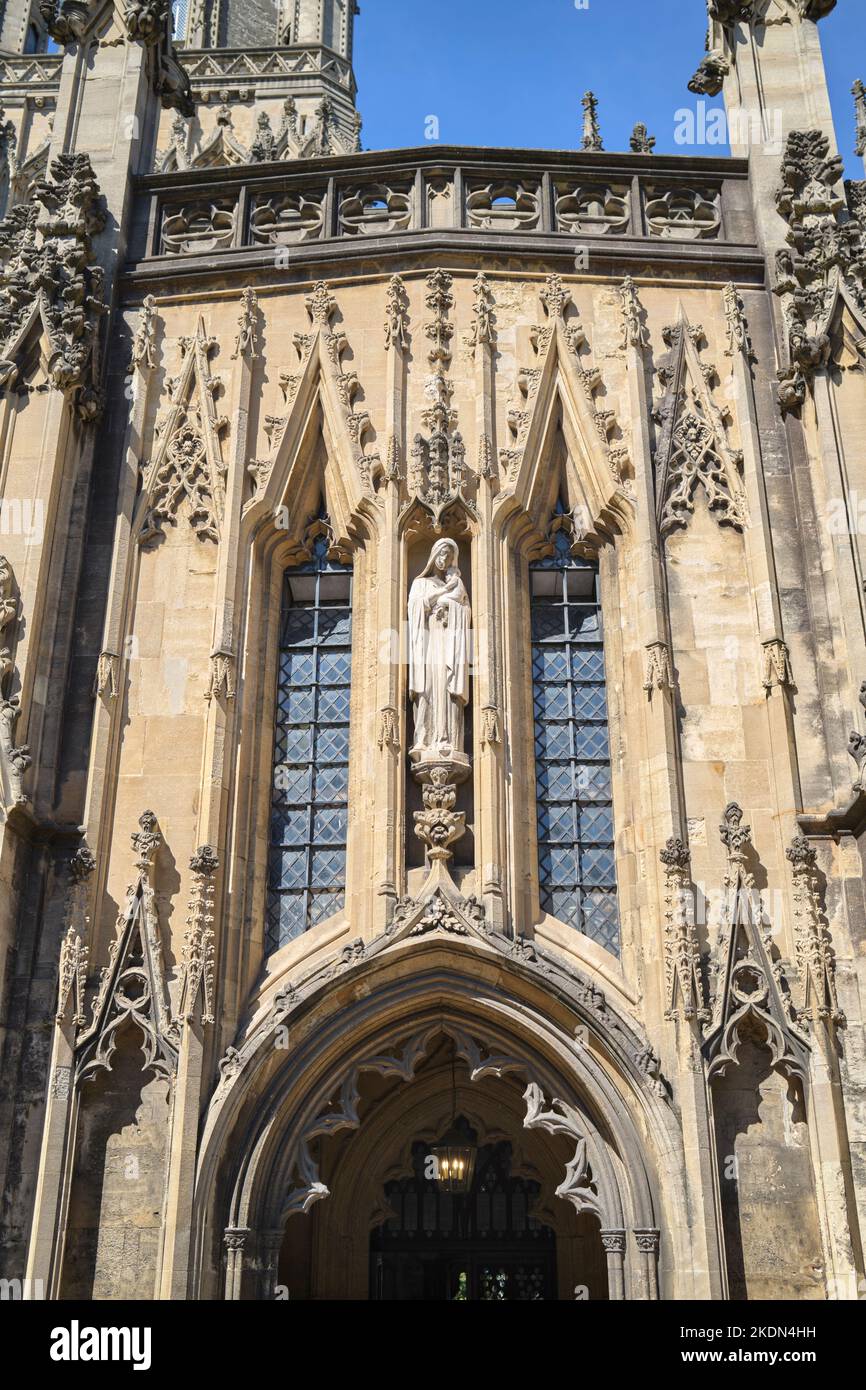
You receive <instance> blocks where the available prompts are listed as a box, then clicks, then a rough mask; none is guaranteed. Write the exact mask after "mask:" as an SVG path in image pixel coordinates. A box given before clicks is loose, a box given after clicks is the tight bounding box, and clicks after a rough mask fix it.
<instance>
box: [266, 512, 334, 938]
mask: <svg viewBox="0 0 866 1390" xmlns="http://www.w3.org/2000/svg"><path fill="white" fill-rule="evenodd" d="M284 585H285V587H284V591H283V607H282V616H281V623H280V665H279V675H278V680H277V706H276V737H275V741H274V781H273V802H272V808H271V824H270V845H269V862H268V906H267V914H268V922H267V943H268V949H269V950H271V951H275V950H278V949H279V948H280V947H281V946H284V945H285V944H286V943H287V942H288V941H291V940H293V939H294V938H295V937H297V936H300V935H301V934H302V933H303V932H305V931H308V930H309V929H310V928H311V927H314V926H315V925H316V924H317V923H318V922H321V921H323V920H324V919H325V918H326V917H330V916H331V915H332V914H333V913H335V912H339V911H340V909H341V908H342V907H343V906H344V902H345V888H346V828H347V816H348V812H347V794H348V783H349V699H350V681H351V664H352V570H351V568H350V567H349V566H347V565H342V564H339V563H337V562H336V561H334V560H332V559H329V558H328V540H327V538H326V537H325V536H319V537H318V538H317V540H316V541H315V543H314V546H313V558H312V560H311V561H310V562H309V563H307V564H304V565H299V566H297V567H296V568H293V569H290V570H287V571H286V575H285V580H284Z"/></svg>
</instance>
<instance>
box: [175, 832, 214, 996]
mask: <svg viewBox="0 0 866 1390" xmlns="http://www.w3.org/2000/svg"><path fill="white" fill-rule="evenodd" d="M189 866H190V868H191V869H192V872H193V889H192V896H191V898H190V904H189V915H188V917H187V919H186V920H187V927H186V931H185V932H184V938H183V950H182V953H181V963H180V992H179V996H178V998H179V1003H178V1014H179V1015H180V1017H181V1018H182V1019H183V1020H184V1021H185V1022H187V1023H189V1022H191V1020H192V1018H193V1014H194V1010H195V1004H196V1000H197V999H198V997H199V994H201V1021H202V1023H213V1021H214V1015H213V1004H214V997H213V981H214V944H213V943H214V933H213V921H214V912H213V907H214V876H215V874H216V871H217V869H218V868H219V858H218V856H217V852H216V850H215V849H214V848H213V846H212V845H200V846H199V848H198V849H197V850H196V851H195V854H193V855H192V856H191V858H190V861H189Z"/></svg>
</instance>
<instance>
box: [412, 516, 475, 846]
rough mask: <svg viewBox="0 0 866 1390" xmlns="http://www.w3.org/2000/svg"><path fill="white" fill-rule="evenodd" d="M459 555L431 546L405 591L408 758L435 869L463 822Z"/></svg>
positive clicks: (464, 601)
mask: <svg viewBox="0 0 866 1390" xmlns="http://www.w3.org/2000/svg"><path fill="white" fill-rule="evenodd" d="M458 557H459V552H458V548H457V542H456V541H454V540H451V539H448V538H443V539H442V540H438V541H436V543H435V545H434V546H433V547H432V549H431V551H430V556H429V558H428V560H427V564H426V566H425V567H424V569H423V570H422V572H421V573H420V574H419V576H418V578H417V579H416V580H415V582H414V583H413V585H412V587H411V589H410V591H409V695H410V698H411V700H412V709H413V719H414V737H413V740H412V747H411V749H410V750H409V757H410V760H411V763H412V775H413V777H414V778H415V780H416V781H417V782H419V783H420V784H421V786H422V789H423V791H422V794H423V799H424V810H423V811H421V812H417V813H416V815H415V833H416V834H417V835H418V837H419V838H420V839H421V840H422V841H423V842H424V844H425V845H426V847H427V852H428V855H429V857H430V859H431V861H433V862H434V863H435V862H436V861H437V860H440V861H445V860H448V859H450V858H451V845H453V844H454V843H455V842H456V841H457V840H459V839H460V837H461V836H462V835H463V832H464V829H465V817H464V815H463V813H461V812H457V811H455V810H454V807H455V804H456V799H457V785H458V783H460V782H465V781H466V780H467V778H468V777H469V773H470V763H469V758H468V756H467V755H466V752H465V751H464V739H465V728H464V725H465V713H466V706H467V705H468V703H469V664H470V640H471V639H470V630H471V622H472V611H471V607H470V603H469V595H468V594H467V592H466V588H465V586H464V583H463V579H462V576H461V574H460V567H459V564H458Z"/></svg>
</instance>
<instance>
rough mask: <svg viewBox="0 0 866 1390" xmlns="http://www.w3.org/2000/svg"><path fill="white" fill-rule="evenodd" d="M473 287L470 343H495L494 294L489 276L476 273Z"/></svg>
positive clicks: (473, 345) (475, 345)
mask: <svg viewBox="0 0 866 1390" xmlns="http://www.w3.org/2000/svg"><path fill="white" fill-rule="evenodd" d="M472 289H473V295H474V305H473V314H472V328H471V330H470V333H469V344H470V346H471V347H478V345H479V344H480V343H489V344H492V343H495V342H496V332H495V329H494V327H493V319H492V313H493V295H492V293H491V290H490V282H489V280H488V279H487V276H486V275H484V274H483V273H481V274H479V275H476V277H475V281H474V283H473V286H472Z"/></svg>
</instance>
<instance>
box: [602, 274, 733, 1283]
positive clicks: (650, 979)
mask: <svg viewBox="0 0 866 1390" xmlns="http://www.w3.org/2000/svg"><path fill="white" fill-rule="evenodd" d="M625 305H626V301H625V300H624V307H625ZM632 307H633V313H632V318H631V323H630V321H629V315H628V314H626V318H625V339H626V343H625V354H626V377H627V381H628V392H629V415H630V420H631V443H632V449H631V452H632V463H633V467H634V473H635V489H636V493H637V515H636V520H635V530H636V540H637V582H636V592H637V593H638V594H639V595H640V598H639V603H640V620H639V621H640V633H641V642H642V645H643V647H644V654H645V655H646V656H647V658H649V656H650V654H651V650H652V648H653V647H654V646H660V647H661V648H662V650H663V652H664V654H665V656H666V659H667V668H666V669H667V673H668V680H667V681H665V680H664V672H665V667H664V666H662V667H661V688H659V684H658V682H657V680H656V679H655V677H654V678H653V681H652V687H651V688H650V689H649V690H647V691H646V699H645V703H644V706H643V712H644V713H643V725H644V757H645V763H644V768H645V775H643V776H642V777H641V778H640V779H639V782H640V786H641V789H642V795H643V797H644V799H645V800H644V814H643V817H642V818H643V821H644V825H645V826H647V827H648V832H647V839H648V841H649V843H647V844H645V845H644V846H643V849H644V851H645V853H646V855H647V863H648V873H647V877H646V885H647V895H648V903H647V906H648V909H649V911H648V912H647V913H646V914H645V915H644V918H643V920H644V924H645V928H644V929H645V931H646V932H647V934H649V933H652V936H651V939H650V940H649V941H645V942H644V943H643V946H644V956H645V959H646V961H647V964H648V965H649V967H650V968H649V969H648V970H645V972H644V978H643V989H644V992H645V997H646V1000H647V1005H648V1007H647V1025H648V1027H649V1028H650V1031H651V1036H652V1037H653V1039H654V1041H655V1043H656V1046H657V1048H658V1051H659V1054H660V1056H661V1058H662V1066H663V1069H664V1070H665V1071H670V1072H671V1073H672V1074H678V1075H679V1076H680V1077H681V1078H683V1079H684V1080H685V1082H687V1083H693V1084H684V1085H683V1088H682V1093H681V1099H680V1103H681V1106H682V1122H683V1152H684V1158H685V1169H686V1181H687V1184H688V1188H689V1190H690V1192H691V1195H692V1200H693V1202H694V1204H695V1207H696V1208H701V1209H703V1211H704V1221H703V1222H696V1223H695V1225H694V1227H693V1236H692V1239H693V1242H694V1244H693V1253H694V1267H695V1270H696V1271H705V1273H702V1274H701V1275H698V1274H696V1287H695V1291H694V1296H695V1297H698V1298H705V1297H710V1298H717V1297H719V1289H720V1281H721V1262H722V1257H721V1251H720V1235H719V1232H718V1229H717V1224H716V1210H715V1207H716V1203H715V1194H714V1189H715V1178H714V1170H713V1165H712V1162H711V1145H712V1139H713V1130H712V1122H711V1119H710V1115H709V1108H708V1097H707V1090H706V1082H705V1080H704V1072H703V1064H702V1063H701V1061H700V1052H699V1050H698V1047H699V1040H700V1031H699V1026H698V1023H697V1021H696V1020H692V1022H691V1023H685V1022H681V1021H679V1020H678V1021H677V1023H676V1025H675V1029H674V1032H673V1034H672V1033H671V1030H670V1029H669V1028H666V1027H662V1026H661V1021H662V1019H663V1017H664V1012H665V999H664V994H663V991H664V983H665V972H664V969H663V962H664V958H665V957H664V953H665V942H664V931H663V923H664V904H663V895H662V891H661V876H660V871H659V867H658V853H659V851H660V849H661V847H662V845H663V844H664V843H665V840H666V839H667V837H669V836H675V837H679V838H682V839H684V840H685V839H686V838H687V836H686V833H685V828H686V808H685V797H684V793H683V786H682V770H681V750H680V745H679V734H678V730H677V722H676V710H675V706H674V697H675V693H676V692H675V689H674V687H673V669H674V668H673V662H674V655H673V643H672V638H671V632H670V619H669V611H668V603H667V586H666V583H665V575H664V568H663V560H662V554H661V544H662V543H661V540H660V537H659V534H658V527H657V524H656V497H655V478H654V470H653V460H652V446H651V440H650V420H651V418H652V409H653V403H652V398H651V391H650V383H649V380H648V373H647V366H648V363H647V360H646V356H645V355H646V354H648V353H649V351H650V348H649V345H648V342H647V339H646V331H645V329H644V328H643V327H642V325H641V324H640V321H639V305H636V304H635V305H634V306H632ZM634 311H636V312H637V314H638V317H635V316H634ZM647 666H648V677H647V683H649V677H650V674H651V673H653V668H652V667H651V666H650V665H649V659H648V660H647ZM655 669H656V670H658V669H659V668H655ZM647 947H648V948H649V949H647ZM693 1058H697V1061H696V1063H695V1062H694V1061H693ZM694 1065H696V1066H697V1068H698V1070H697V1072H695V1071H693V1070H692V1068H693V1066H694Z"/></svg>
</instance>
